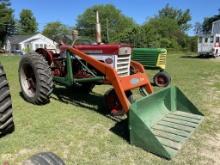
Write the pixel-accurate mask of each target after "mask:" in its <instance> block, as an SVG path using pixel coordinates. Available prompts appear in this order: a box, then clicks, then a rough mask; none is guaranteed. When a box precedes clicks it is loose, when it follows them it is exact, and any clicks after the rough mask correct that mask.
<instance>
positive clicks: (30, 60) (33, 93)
mask: <svg viewBox="0 0 220 165" xmlns="http://www.w3.org/2000/svg"><path fill="white" fill-rule="evenodd" d="M18 72H19V81H20V86H21V92H22V94H23V96H24V98H25V100H27V101H28V102H30V103H33V104H37V105H43V104H46V103H48V102H49V97H50V94H51V93H52V91H53V76H52V73H51V69H50V67H49V65H48V63H47V61H46V60H45V59H44V57H43V56H41V55H39V54H37V53H34V54H30V55H25V56H23V57H22V59H21V61H20V65H19V71H18Z"/></svg>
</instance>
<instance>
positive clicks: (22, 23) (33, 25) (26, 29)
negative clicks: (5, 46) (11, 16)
mask: <svg viewBox="0 0 220 165" xmlns="http://www.w3.org/2000/svg"><path fill="white" fill-rule="evenodd" d="M37 30H38V23H37V21H36V18H35V17H34V15H33V13H32V11H31V10H29V9H23V10H22V11H21V13H20V20H19V30H18V31H19V33H20V34H33V33H36V32H37Z"/></svg>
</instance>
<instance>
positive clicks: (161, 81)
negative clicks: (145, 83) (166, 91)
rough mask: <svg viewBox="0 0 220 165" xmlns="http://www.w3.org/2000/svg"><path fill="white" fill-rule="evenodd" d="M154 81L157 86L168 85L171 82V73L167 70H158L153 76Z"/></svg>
mask: <svg viewBox="0 0 220 165" xmlns="http://www.w3.org/2000/svg"><path fill="white" fill-rule="evenodd" d="M153 82H154V85H155V86H158V87H167V86H168V85H170V83H171V77H170V75H169V74H168V73H167V72H165V71H162V72H158V73H157V74H156V75H155V76H154V77H153Z"/></svg>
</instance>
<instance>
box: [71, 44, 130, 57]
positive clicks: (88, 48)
mask: <svg viewBox="0 0 220 165" xmlns="http://www.w3.org/2000/svg"><path fill="white" fill-rule="evenodd" d="M74 48H76V49H79V50H81V51H83V52H84V53H86V54H95V55H98V54H100V55H103V54H104V55H125V54H131V47H130V46H129V45H123V44H101V45H98V44H96V45H75V46H74Z"/></svg>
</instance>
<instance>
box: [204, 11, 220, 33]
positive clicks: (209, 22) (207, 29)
mask: <svg viewBox="0 0 220 165" xmlns="http://www.w3.org/2000/svg"><path fill="white" fill-rule="evenodd" d="M219 19H220V14H217V15H214V16H212V17H206V18H204V21H203V24H202V29H203V32H204V33H210V32H211V30H212V23H213V22H215V21H217V20H219Z"/></svg>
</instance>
